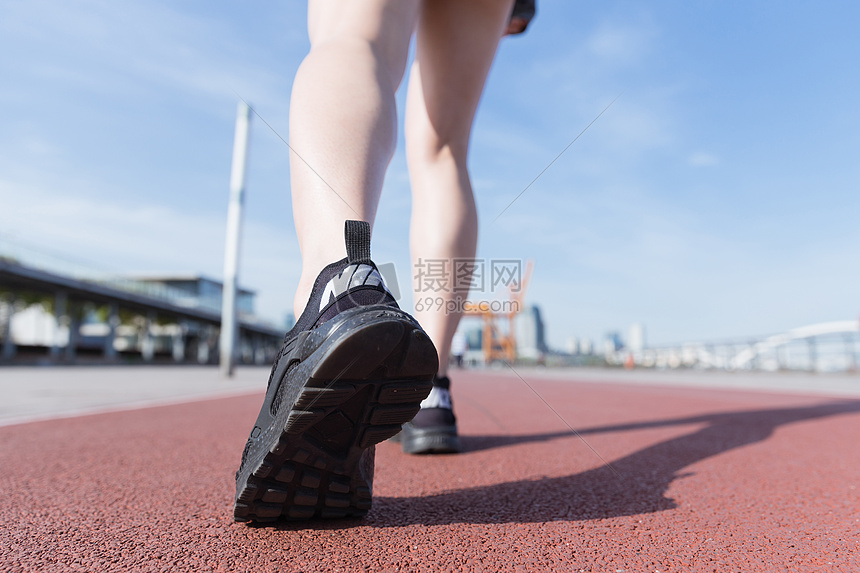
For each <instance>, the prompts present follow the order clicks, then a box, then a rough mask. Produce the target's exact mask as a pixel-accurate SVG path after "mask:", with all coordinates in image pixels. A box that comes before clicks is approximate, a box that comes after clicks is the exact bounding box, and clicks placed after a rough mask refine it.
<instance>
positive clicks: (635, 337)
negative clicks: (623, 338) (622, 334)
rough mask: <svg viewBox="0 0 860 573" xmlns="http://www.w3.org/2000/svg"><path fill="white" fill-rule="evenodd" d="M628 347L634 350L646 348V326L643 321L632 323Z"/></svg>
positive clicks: (639, 350) (638, 350) (640, 350)
mask: <svg viewBox="0 0 860 573" xmlns="http://www.w3.org/2000/svg"><path fill="white" fill-rule="evenodd" d="M627 347H628V348H629V349H630V350H631V351H632V352H642V351H643V350H644V349H645V326H644V325H643V324H642V323H640V322H636V323H634V324H632V325H630V334H629V337H628V339H627Z"/></svg>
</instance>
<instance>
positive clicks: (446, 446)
mask: <svg viewBox="0 0 860 573" xmlns="http://www.w3.org/2000/svg"><path fill="white" fill-rule="evenodd" d="M400 436H401V437H400V445H401V447H402V448H403V451H404V453H407V454H456V453H458V452H460V451H461V449H462V448H461V446H460V438H458V437H457V426H442V427H434V428H416V427H414V426H412V425H411V424H407V425H406V426H404V428H403V431H402V432H401V434H400Z"/></svg>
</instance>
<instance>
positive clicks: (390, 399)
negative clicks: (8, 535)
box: [233, 0, 534, 522]
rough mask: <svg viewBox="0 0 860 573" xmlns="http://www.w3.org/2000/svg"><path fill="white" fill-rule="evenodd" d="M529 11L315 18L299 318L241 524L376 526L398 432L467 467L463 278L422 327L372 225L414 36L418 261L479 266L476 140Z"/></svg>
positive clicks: (322, 10)
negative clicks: (381, 453) (384, 270)
mask: <svg viewBox="0 0 860 573" xmlns="http://www.w3.org/2000/svg"><path fill="white" fill-rule="evenodd" d="M529 7H530V9H531V13H532V14H533V12H534V2H522V3H520V4H519V5H517V7H514V2H513V0H362V1H360V2H355V1H352V2H350V1H346V0H311V1H310V2H309V6H308V31H309V35H310V41H311V49H310V53H309V54H308V55H307V56H306V57H305V59H304V61H303V62H302V65H301V66H300V68H299V70H298V72H297V74H296V78H295V82H294V84H293V93H292V99H291V101H290V142H291V148H292V149H293V151H294V153H291V155H290V176H291V185H292V198H293V215H294V219H295V225H296V232H297V233H298V238H299V246H300V248H301V252H302V274H301V278H300V280H299V285H298V289H297V290H296V293H295V298H294V309H295V313H296V315H297V316H298V317H299V318H298V320H297V322H296V324H295V326H294V327H293V328H292V329H291V330H290V331H289V332H288V333H287V335H286V337H285V342H284V346H283V348H282V350H281V352H280V353H279V355H278V358H277V359H276V361H275V364H274V366H273V368H272V373H271V376H270V378H269V384H268V390H267V392H266V398H265V401H264V402H263V407H262V409H261V410H260V415H259V417H258V418H257V421H256V423H255V425H254V428H253V429H252V431H251V435H250V437H249V438H248V442H247V444H246V446H245V450H244V452H243V454H242V462H241V465H240V467H239V471H238V472H237V473H236V499H235V505H234V511H233V515H234V518H235V519H236V520H238V521H251V520H253V521H258V522H262V521H273V520H277V519H302V518H310V517H313V516H322V517H341V516H355V515H363V514H365V513H366V512H367V510H368V509H369V508H370V504H371V495H372V487H373V456H374V445H375V444H377V443H379V442H381V441H382V440H385V439H387V438H390V437H392V436H393V435H395V434H396V433H398V432H399V431H400V430H401V425H403V433H402V443H403V449H404V451H407V452H410V453H438V452H456V451H459V449H460V444H459V440H458V438H457V426H456V420H455V417H454V413H453V409H452V405H451V396H450V386H449V381H448V378H447V376H446V373H447V366H448V360H449V354H450V352H451V343H452V340H451V339H452V336H453V334H454V332H455V331H456V329H457V324H458V323H459V321H460V316H461V312H446V310H447V309H448V306H447V303H448V302H449V301H454V300H455V295H454V294H453V293H452V289H451V288H450V287H451V278H452V277H450V275H449V277H448V278H445V279H441V280H442V283H441V285H440V286H441V287H443V289H442V292H440V293H437V294H438V295H440V296H441V297H442V299H444V300H443V302H444V303H446V304H443V305H442V306H441V307H439V308H437V307H433V308H425V309H423V310H421V311H420V312H416V316H415V318H413V317H411V316H409V315H408V314H406V313H405V312H403V311H402V310H400V309H399V308H398V306H397V304H396V302H395V301H394V298H393V297H392V296H391V294H390V293H389V291H388V289H387V288H386V286H385V283H384V281H383V279H382V276H381V275H380V273H379V272H378V270H377V267H376V265H375V264H374V263H373V261H372V260H371V256H370V234H371V224H372V223H373V220H374V218H375V215H376V208H377V204H378V202H379V196H380V192H381V190H382V182H383V178H384V176H385V172H386V169H387V167H388V163H389V161H390V160H391V157H392V155H393V153H394V149H395V138H396V133H397V110H396V106H395V92H396V90H397V87H398V85H399V84H400V81H401V79H402V77H403V75H404V72H405V67H406V62H407V55H408V52H409V45H410V41H411V39H412V36H413V33H414V34H415V36H416V47H415V58H414V62H413V64H412V68H411V70H410V73H409V88H408V93H407V101H406V113H405V127H406V155H407V161H408V164H409V172H410V178H411V186H412V209H413V211H412V221H411V250H412V257H413V260H414V261H416V264H418V262H419V261H448V262H449V264H450V262H451V261H453V260H454V259H470V258H474V256H475V248H476V242H477V235H478V233H477V213H476V210H475V200H474V197H473V195H472V186H471V182H470V179H469V173H468V171H467V167H466V165H467V161H466V160H467V152H468V147H469V138H470V134H471V129H472V122H473V119H474V115H475V111H476V109H477V107H478V102H479V100H480V97H481V93H482V91H483V89H484V83H485V81H486V78H487V74H488V73H489V70H490V66H491V64H492V62H493V58H494V56H495V53H496V48H497V46H498V43H499V39H500V38H501V37H502V36H503V35H504V34H505V33H506V32H512V33H516V32H522V31H523V30H524V29H525V27H526V26H527V25H528V20H529V19H530V16H529V13H530V12H529ZM344 242H345V246H344ZM344 255H346V256H344ZM461 279H462V277H458V280H461ZM434 296H435V295H434ZM416 318H417V320H416ZM419 322H420V325H419ZM419 409H420V411H419Z"/></svg>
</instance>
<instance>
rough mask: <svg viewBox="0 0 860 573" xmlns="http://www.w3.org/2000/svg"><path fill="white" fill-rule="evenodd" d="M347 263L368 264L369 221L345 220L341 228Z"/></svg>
mask: <svg viewBox="0 0 860 573" xmlns="http://www.w3.org/2000/svg"><path fill="white" fill-rule="evenodd" d="M343 236H344V239H345V241H346V258H347V259H348V261H349V264H351V265H355V264H361V263H365V264H370V223H368V222H367V221H346V223H344V228H343Z"/></svg>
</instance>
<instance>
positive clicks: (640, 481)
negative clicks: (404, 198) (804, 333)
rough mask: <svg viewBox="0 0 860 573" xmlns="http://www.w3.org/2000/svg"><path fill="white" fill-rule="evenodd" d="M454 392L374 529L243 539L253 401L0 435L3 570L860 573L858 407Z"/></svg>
mask: <svg viewBox="0 0 860 573" xmlns="http://www.w3.org/2000/svg"><path fill="white" fill-rule="evenodd" d="M453 374H454V375H453V376H452V379H453V384H454V387H453V391H454V400H455V408H456V410H457V413H458V415H459V417H460V427H461V433H462V434H463V444H464V447H465V449H466V452H465V453H463V454H460V455H457V456H437V457H413V456H407V455H404V454H402V453H401V452H400V451H399V448H398V446H397V445H396V444H393V443H383V444H381V445H380V446H379V447H378V448H377V456H376V483H375V488H374V505H373V509H371V511H370V513H369V515H368V517H367V518H365V519H363V520H359V519H352V520H339V521H311V522H304V523H297V524H289V525H283V526H280V527H276V528H258V527H248V526H246V525H243V524H237V523H233V522H232V519H231V508H232V495H233V479H232V475H233V472H234V471H235V469H236V466H237V464H238V462H239V457H240V455H241V451H242V447H243V444H244V442H245V438H246V437H247V432H248V430H249V428H250V426H251V425H252V424H253V420H254V418H255V416H256V413H257V410H258V409H259V406H260V401H261V399H262V396H261V395H259V394H254V395H252V396H240V397H232V398H221V399H215V400H208V401H199V402H193V403H187V404H178V405H171V406H161V407H154V408H146V409H139V410H133V411H124V412H115V413H107V414H98V415H90V416H82V417H77V418H68V419H59V420H51V421H43V422H34V423H28V424H20V425H12V426H6V427H0V501H2V503H0V518H2V521H0V523H2V525H0V571H3V572H6V571H39V570H44V571H129V570H134V571H255V572H260V571H397V570H404V571H549V570H554V571H609V572H620V571H625V572H628V571H631V572H632V571H637V572H638V571H651V572H654V571H660V572H665V571H718V572H720V573H722V572H726V571H740V572H744V571H804V572H807V571H845V572H849V571H850V572H856V571H860V488H858V486H860V483H858V482H860V477H858V476H860V400H857V399H851V398H844V397H843V398H832V397H821V396H818V397H817V396H810V395H791V394H783V395H780V394H766V393H760V392H743V391H737V390H714V389H693V388H690V387H671V388H670V387H661V386H648V385H643V384H630V385H625V384H619V383H613V384H609V383H589V382H587V381H573V380H558V379H548V378H540V377H538V376H537V375H531V374H526V375H524V376H523V378H524V379H525V380H521V379H520V378H518V377H517V376H514V375H512V374H499V373H495V374H494V373H473V372H468V373H460V372H454V373H453ZM155 375H158V374H157V373H155ZM858 384H860V380H858ZM530 386H531V388H533V389H534V390H535V391H536V392H537V393H538V394H540V397H538V396H537V395H536V394H535V393H534V392H533V391H532V389H531V388H530ZM544 400H545V401H546V402H547V403H548V404H550V405H551V407H552V408H553V409H554V410H555V411H556V412H557V413H558V414H559V415H560V416H561V417H563V418H564V420H566V422H567V423H568V424H570V425H571V426H572V427H573V428H575V429H576V430H577V431H578V432H579V434H580V436H579V437H578V436H576V435H574V434H573V433H572V432H571V430H570V429H569V428H568V427H567V426H566V425H565V422H563V421H562V420H560V419H559V417H557V416H556V414H555V413H554V412H553V410H552V409H550V407H549V406H548V405H547V404H546V403H544ZM603 460H605V461H606V462H608V463H609V464H610V466H607V465H605V464H604V462H603Z"/></svg>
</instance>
